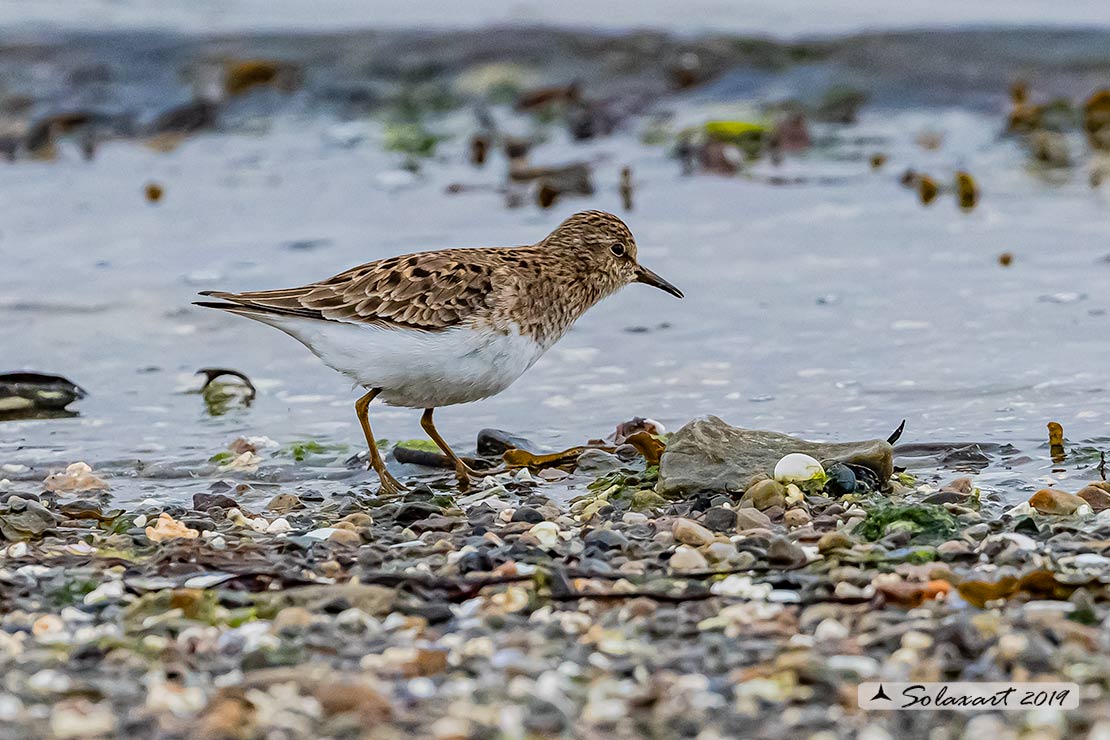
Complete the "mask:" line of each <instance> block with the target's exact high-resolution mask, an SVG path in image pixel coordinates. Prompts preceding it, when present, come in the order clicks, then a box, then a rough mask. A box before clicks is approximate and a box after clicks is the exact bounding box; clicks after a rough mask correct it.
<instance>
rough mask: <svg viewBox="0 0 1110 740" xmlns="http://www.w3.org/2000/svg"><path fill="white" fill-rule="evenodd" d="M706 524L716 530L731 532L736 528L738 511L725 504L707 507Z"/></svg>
mask: <svg viewBox="0 0 1110 740" xmlns="http://www.w3.org/2000/svg"><path fill="white" fill-rule="evenodd" d="M703 521H704V522H705V526H707V527H709V528H710V529H712V530H713V531H714V532H731V531H732V530H734V529H736V512H735V511H733V510H732V509H726V508H725V507H723V506H714V507H712V508H710V509H706V512H705V518H704V520H703Z"/></svg>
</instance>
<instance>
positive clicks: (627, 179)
mask: <svg viewBox="0 0 1110 740" xmlns="http://www.w3.org/2000/svg"><path fill="white" fill-rule="evenodd" d="M619 190H620V195H621V205H622V206H623V207H624V210H626V211H631V210H632V168H631V167H621V183H620V187H619Z"/></svg>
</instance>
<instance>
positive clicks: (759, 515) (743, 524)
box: [736, 507, 771, 532]
mask: <svg viewBox="0 0 1110 740" xmlns="http://www.w3.org/2000/svg"><path fill="white" fill-rule="evenodd" d="M770 527H771V517H769V516H767V515H766V514H764V513H763V512H762V511H760V510H759V509H753V508H751V507H743V508H739V509H737V510H736V531H737V532H746V531H747V530H749V529H770Z"/></svg>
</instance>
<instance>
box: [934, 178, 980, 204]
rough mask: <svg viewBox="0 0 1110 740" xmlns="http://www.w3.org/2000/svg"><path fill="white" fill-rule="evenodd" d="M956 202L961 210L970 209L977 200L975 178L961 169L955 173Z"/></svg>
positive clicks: (977, 187)
mask: <svg viewBox="0 0 1110 740" xmlns="http://www.w3.org/2000/svg"><path fill="white" fill-rule="evenodd" d="M923 200H924V198H923ZM956 202H957V203H958V204H959V206H960V210H963V211H970V210H972V209H973V208H975V206H976V204H977V203H978V202H979V186H978V185H977V184H976V183H975V178H973V177H972V176H971V175H969V174H968V173H966V172H963V171H960V172H957V173H956Z"/></svg>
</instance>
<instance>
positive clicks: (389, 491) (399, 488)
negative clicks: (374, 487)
mask: <svg viewBox="0 0 1110 740" xmlns="http://www.w3.org/2000/svg"><path fill="white" fill-rule="evenodd" d="M370 469H371V470H373V471H374V472H375V473H377V474H378V495H379V496H399V495H401V494H402V493H404V492H405V491H407V490H409V489H408V487H407V486H405V485H404V484H403V483H401V481H399V480H397V479H396V478H394V477H393V475H392V474H391V473H390V472H389V471H388V470H386V469H385V466H382V467H381V468H378V467H376V466H374V465H371V466H370Z"/></svg>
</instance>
